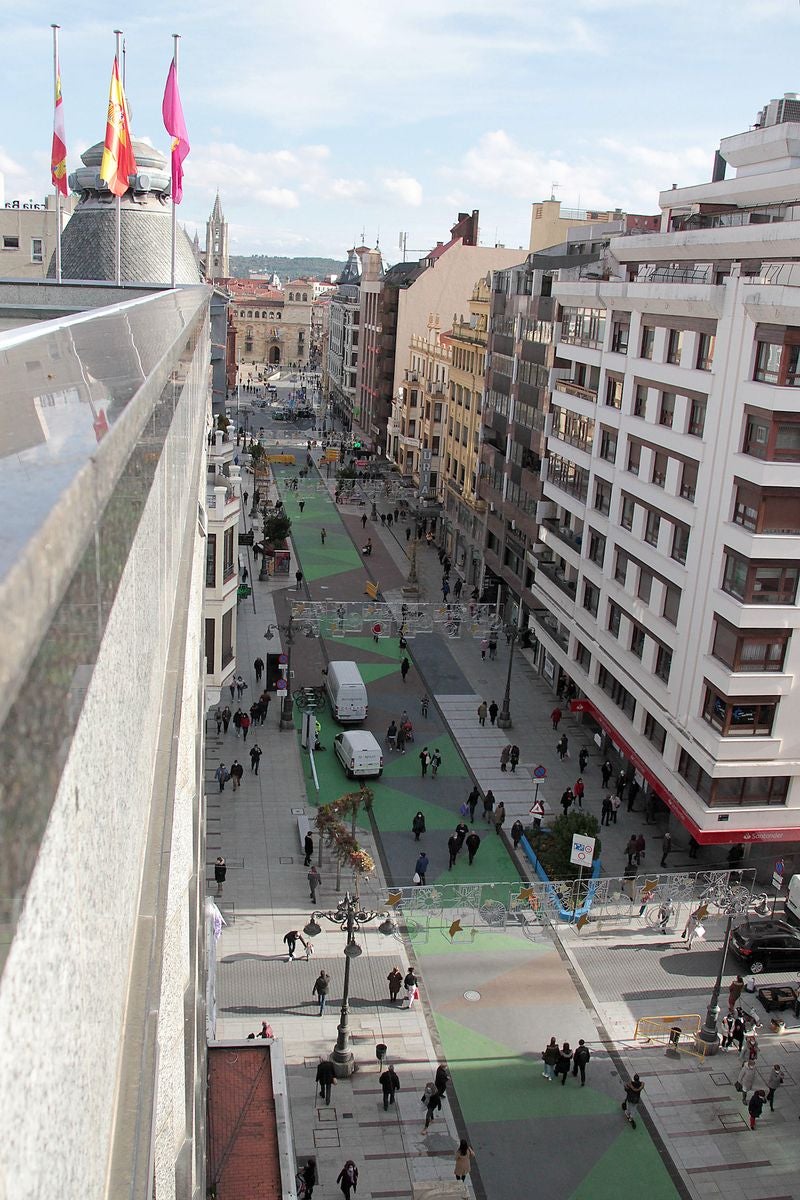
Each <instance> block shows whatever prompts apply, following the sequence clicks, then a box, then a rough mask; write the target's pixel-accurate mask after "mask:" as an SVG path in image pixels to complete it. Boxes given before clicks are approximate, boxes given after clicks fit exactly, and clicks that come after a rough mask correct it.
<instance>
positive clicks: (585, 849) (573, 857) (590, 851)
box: [569, 833, 595, 867]
mask: <svg viewBox="0 0 800 1200" xmlns="http://www.w3.org/2000/svg"><path fill="white" fill-rule="evenodd" d="M594 842H595V839H594V838H593V837H587V836H586V834H583V833H573V835H572V850H571V851H570V856H569V861H570V862H571V863H573V864H574V865H575V866H576V867H590V866H591V865H592V859H593V858H594Z"/></svg>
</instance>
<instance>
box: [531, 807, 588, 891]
mask: <svg viewBox="0 0 800 1200" xmlns="http://www.w3.org/2000/svg"><path fill="white" fill-rule="evenodd" d="M599 828H600V827H599V825H598V823H597V817H593V816H592V814H591V813H587V812H581V811H580V809H579V810H578V812H570V813H568V814H566V815H562V816H560V817H556V819H555V821H553V824H552V825H551V826H550V830H549V832H548V833H547V834H543V833H542V832H541V831H539V830H528V831H527V834H526V836H527V838H528V841H529V842H530V844H531V847H532V849H533V851H534V853H535V854H536V856H537V858H538V859H539V860H540V861H541V864H542V866H543V867H544V869H545V871H546V872H547V874H548V875H549V877H550V878H551V879H574V878H575V877H576V876H577V874H578V867H576V866H575V865H574V864H573V863H571V862H570V861H569V856H570V852H571V850H572V835H573V834H574V833H582V834H585V835H586V836H587V837H593V838H594V839H595V847H594V857H595V859H598V858H599V857H600V850H601V842H600V838H599V837H598V836H597V834H598V832H599Z"/></svg>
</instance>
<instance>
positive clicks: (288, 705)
mask: <svg viewBox="0 0 800 1200" xmlns="http://www.w3.org/2000/svg"><path fill="white" fill-rule="evenodd" d="M276 632H278V633H282V634H284V636H285V638H286V691H285V692H284V695H283V699H282V701H281V720H280V728H281V729H282V730H286V729H294V716H293V714H292V646H293V645H294V637H295V620H294V617H293V616H291V615H290V616H289V623H288V625H276V624H271V625H268V626H267V628H266V630H265V631H264V637H265V638H266V639H267V641H268V642H271V641H272V639H273V637H274V636H275V633H276ZM313 636H314V631H313V629H310V628H306V637H309V638H313Z"/></svg>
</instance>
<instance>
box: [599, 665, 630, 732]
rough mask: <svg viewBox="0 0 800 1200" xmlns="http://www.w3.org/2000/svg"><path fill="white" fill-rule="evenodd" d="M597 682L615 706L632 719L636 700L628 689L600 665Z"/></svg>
mask: <svg viewBox="0 0 800 1200" xmlns="http://www.w3.org/2000/svg"><path fill="white" fill-rule="evenodd" d="M597 682H598V683H599V684H600V687H601V688H602V689H603V691H604V692H605V693H606V695H607V696H610V697H611V699H612V700H613V701H614V703H615V704H616V705H617V707H618V708H621V709H622V711H623V712H624V713H625V715H626V717H628V718H629V719H630V720H631V721H632V720H633V717H634V714H635V712H636V701H635V700H634V698H633V696H632V695H631V694H630V692H629V691H628V689H627V688H624V687H623V686H622V684H621V683H620V682H619V680H618V679H615V678H614V676H613V675H612V674H611V672H610V671H608V670H606V668H605V667H601V668H600V670H599V671H598V673H597Z"/></svg>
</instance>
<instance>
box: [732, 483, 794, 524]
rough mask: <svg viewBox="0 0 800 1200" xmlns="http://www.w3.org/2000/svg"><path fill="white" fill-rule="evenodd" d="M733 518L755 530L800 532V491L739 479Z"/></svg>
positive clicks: (735, 521)
mask: <svg viewBox="0 0 800 1200" xmlns="http://www.w3.org/2000/svg"><path fill="white" fill-rule="evenodd" d="M732 520H733V523H734V524H735V525H742V526H743V527H744V528H745V529H750V530H752V532H753V533H800V492H799V491H798V490H797V489H796V488H759V487H756V486H755V485H754V484H751V483H739V484H737V487H736V494H735V497H734V504H733V515H732Z"/></svg>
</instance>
